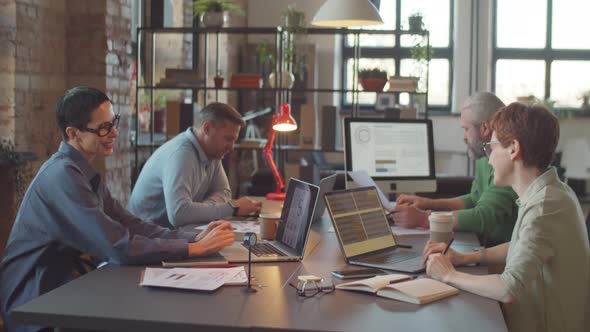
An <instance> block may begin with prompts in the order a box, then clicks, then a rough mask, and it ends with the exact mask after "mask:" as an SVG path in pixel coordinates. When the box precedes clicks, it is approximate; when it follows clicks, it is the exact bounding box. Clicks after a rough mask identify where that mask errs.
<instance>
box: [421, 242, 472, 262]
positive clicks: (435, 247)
mask: <svg viewBox="0 0 590 332" xmlns="http://www.w3.org/2000/svg"><path fill="white" fill-rule="evenodd" d="M446 248H447V243H444V242H433V241H431V240H428V242H427V243H426V246H425V247H424V250H423V251H422V257H423V258H424V264H426V261H428V257H429V256H430V255H434V254H439V253H443V252H444V251H445V249H446ZM446 256H447V257H448V258H449V260H450V262H451V263H452V264H453V265H455V266H457V265H461V264H463V261H464V254H461V253H459V252H456V251H455V250H453V249H451V248H449V250H448V251H447V254H446Z"/></svg>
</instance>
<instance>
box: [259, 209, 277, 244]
mask: <svg viewBox="0 0 590 332" xmlns="http://www.w3.org/2000/svg"><path fill="white" fill-rule="evenodd" d="M280 217H281V215H280V214H279V213H261V214H260V216H259V217H258V222H259V223H260V238H261V239H263V240H274V239H275V237H276V236H277V226H278V225H279V218H280Z"/></svg>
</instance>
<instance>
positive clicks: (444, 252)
mask: <svg viewBox="0 0 590 332" xmlns="http://www.w3.org/2000/svg"><path fill="white" fill-rule="evenodd" d="M453 241H455V238H452V239H451V241H449V244H447V247H446V248H445V251H443V255H446V254H447V251H449V248H450V247H451V244H452V243H453Z"/></svg>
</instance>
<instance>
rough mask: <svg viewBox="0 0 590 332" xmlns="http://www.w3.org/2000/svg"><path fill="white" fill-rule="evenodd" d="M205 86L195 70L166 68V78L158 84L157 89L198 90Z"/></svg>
mask: <svg viewBox="0 0 590 332" xmlns="http://www.w3.org/2000/svg"><path fill="white" fill-rule="evenodd" d="M203 84H204V80H203V79H202V78H200V77H199V74H198V73H197V72H196V71H195V70H193V69H189V68H166V71H165V76H164V77H163V78H161V79H160V81H159V82H158V83H156V87H180V88H196V87H202V86H203Z"/></svg>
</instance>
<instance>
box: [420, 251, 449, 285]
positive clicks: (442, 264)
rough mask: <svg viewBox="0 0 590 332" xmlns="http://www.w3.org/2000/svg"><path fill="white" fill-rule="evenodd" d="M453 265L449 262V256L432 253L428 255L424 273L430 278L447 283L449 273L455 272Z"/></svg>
mask: <svg viewBox="0 0 590 332" xmlns="http://www.w3.org/2000/svg"><path fill="white" fill-rule="evenodd" d="M455 271H456V270H455V267H454V266H453V264H451V261H450V260H449V258H448V257H447V256H445V255H443V254H434V255H430V256H428V261H427V262H426V275H428V276H429V277H431V278H432V279H435V280H439V281H442V282H445V283H448V282H449V281H450V279H451V275H452V274H453V273H455Z"/></svg>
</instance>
